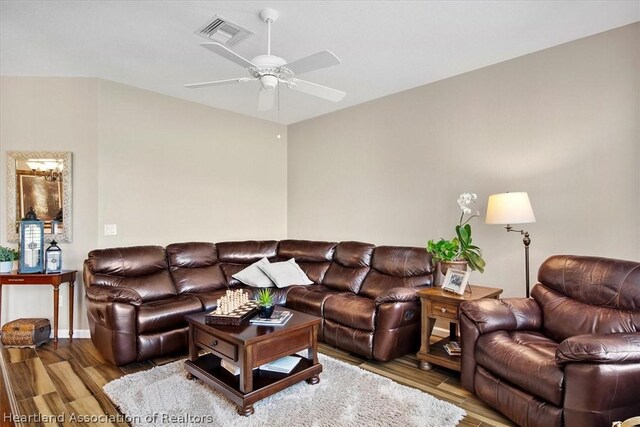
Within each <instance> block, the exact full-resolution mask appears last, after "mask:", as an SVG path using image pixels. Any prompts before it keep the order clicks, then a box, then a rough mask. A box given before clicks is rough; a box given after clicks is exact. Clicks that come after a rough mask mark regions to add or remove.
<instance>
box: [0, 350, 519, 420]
mask: <svg viewBox="0 0 640 427" xmlns="http://www.w3.org/2000/svg"><path fill="white" fill-rule="evenodd" d="M319 349H320V352H321V353H324V354H326V355H328V356H331V357H334V358H336V359H339V360H342V361H344V362H347V363H350V364H352V365H356V366H359V367H360V368H362V369H366V370H368V371H371V372H375V373H377V374H380V375H383V376H385V377H388V378H391V379H392V380H394V381H397V382H399V383H401V384H405V385H407V386H410V387H414V388H417V389H420V390H422V391H424V392H426V393H429V394H431V395H433V396H435V397H437V398H439V399H442V400H446V401H448V402H451V403H454V404H456V405H458V406H460V407H461V408H463V409H464V410H465V411H466V412H467V416H466V417H465V418H464V419H463V420H462V421H461V422H460V424H458V425H459V426H464V427H469V426H476V427H480V426H481V427H487V426H512V425H513V423H511V422H510V421H509V420H508V419H506V418H504V417H503V416H502V415H500V414H499V413H498V412H496V411H494V410H492V409H491V408H490V407H488V406H487V405H485V404H484V403H482V402H481V401H480V400H478V399H477V398H476V397H475V396H474V395H473V394H471V393H469V392H467V391H466V390H464V389H463V388H462V387H461V385H460V376H459V374H457V373H456V372H453V371H449V370H447V369H444V368H438V367H436V368H435V369H433V370H432V371H429V372H426V371H421V370H420V369H418V367H417V366H418V360H417V359H416V358H415V355H412V354H410V355H406V356H404V357H401V358H399V359H396V360H394V361H392V362H389V363H379V362H375V361H369V360H366V359H363V358H361V357H359V356H355V355H353V354H349V353H346V352H344V351H342V350H340V349H337V348H334V347H331V346H328V345H325V344H320V348H319ZM0 357H1V359H2V360H1V361H0V362H1V363H2V368H3V369H2V379H3V382H2V385H1V386H2V388H1V389H0V409H1V410H2V414H3V417H2V424H1V426H8V425H12V424H11V422H10V421H9V420H10V419H11V420H13V421H16V422H15V425H29V426H44V425H47V426H49V425H51V426H55V425H63V426H74V425H75V426H85V425H86V426H90V425H103V426H126V425H128V424H127V423H125V422H124V420H123V419H122V417H121V416H120V414H119V412H118V410H117V409H116V408H115V407H114V405H113V404H112V403H111V401H110V400H109V398H108V397H107V396H106V395H105V394H104V393H103V391H102V386H104V385H105V384H106V383H108V382H109V381H112V380H114V379H116V378H119V377H121V376H123V375H126V374H129V373H133V372H137V371H142V370H146V369H150V368H152V367H154V366H156V365H163V364H165V363H168V362H172V361H174V360H177V359H179V358H183V357H186V355H178V356H175V357H165V358H159V359H154V360H153V361H149V362H144V363H133V364H130V365H126V366H123V367H116V366H113V365H111V364H109V363H107V362H105V361H104V360H103V359H102V357H100V355H99V354H98V351H97V350H96V348H95V347H94V346H93V344H92V343H91V340H90V339H75V340H74V341H73V343H71V344H70V343H69V341H68V340H66V339H61V340H60V342H59V344H58V349H57V350H54V349H53V343H52V342H49V343H47V344H45V345H43V346H41V347H39V348H37V349H30V348H27V349H19V348H2V351H1V352H0ZM9 414H13V418H11V417H10V416H9ZM104 414H107V416H105V415H104ZM100 416H101V417H102V418H98V417H100Z"/></svg>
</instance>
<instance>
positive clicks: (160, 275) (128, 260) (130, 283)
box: [85, 246, 177, 302]
mask: <svg viewBox="0 0 640 427" xmlns="http://www.w3.org/2000/svg"><path fill="white" fill-rule="evenodd" d="M86 265H87V266H88V268H89V271H90V273H91V274H90V275H89V279H90V280H91V283H90V284H85V286H94V285H96V286H116V287H126V288H131V289H133V290H135V291H136V292H138V293H139V294H140V297H141V298H142V302H146V301H153V300H158V299H162V298H167V297H170V296H172V295H176V294H177V291H176V288H175V286H174V284H173V281H172V280H171V275H170V274H169V268H168V265H167V259H166V254H165V250H164V248H163V247H161V246H132V247H128V248H110V249H96V250H93V251H91V252H89V256H88V259H87V263H86Z"/></svg>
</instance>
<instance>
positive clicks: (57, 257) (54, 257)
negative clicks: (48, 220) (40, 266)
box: [45, 240, 62, 274]
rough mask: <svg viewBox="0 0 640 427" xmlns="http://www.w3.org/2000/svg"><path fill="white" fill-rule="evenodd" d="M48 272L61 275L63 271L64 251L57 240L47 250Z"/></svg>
mask: <svg viewBox="0 0 640 427" xmlns="http://www.w3.org/2000/svg"><path fill="white" fill-rule="evenodd" d="M45 255H46V256H45V259H46V270H45V272H46V273H47V274H49V273H60V271H61V270H62V249H60V247H59V246H58V243H57V242H56V241H55V240H52V241H51V245H50V246H49V247H48V248H47V251H46V254H45Z"/></svg>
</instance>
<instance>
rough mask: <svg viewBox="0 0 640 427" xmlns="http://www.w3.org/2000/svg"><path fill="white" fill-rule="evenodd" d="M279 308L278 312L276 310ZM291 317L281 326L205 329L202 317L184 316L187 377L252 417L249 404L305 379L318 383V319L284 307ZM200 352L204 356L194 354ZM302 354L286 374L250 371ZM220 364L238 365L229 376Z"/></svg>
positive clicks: (251, 409) (241, 413)
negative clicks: (186, 329) (196, 379)
mask: <svg viewBox="0 0 640 427" xmlns="http://www.w3.org/2000/svg"><path fill="white" fill-rule="evenodd" d="M278 308H279V309H284V308H282V307H278ZM286 310H289V311H291V312H292V314H293V316H292V317H291V318H290V319H289V321H288V322H287V323H286V324H284V325H282V326H262V325H252V324H250V323H248V322H247V323H246V324H243V325H240V326H226V325H225V326H223V325H213V326H210V325H206V324H205V323H204V316H205V313H198V314H190V315H187V316H185V319H186V320H187V321H188V322H189V360H187V361H186V362H185V368H186V370H187V372H188V374H187V377H188V378H194V377H195V378H198V379H200V380H202V381H203V382H205V383H206V384H208V385H209V386H211V387H213V388H214V389H216V390H218V391H219V392H220V393H222V394H223V395H224V396H226V397H227V398H228V399H229V400H231V401H232V402H233V403H235V404H236V405H237V406H238V414H240V415H245V416H248V415H251V414H253V412H254V410H253V404H254V403H255V402H257V401H259V400H261V399H264V398H265V397H267V396H271V395H272V394H274V393H277V392H279V391H281V390H284V389H285V388H287V387H290V386H292V385H294V384H297V383H299V382H300V381H303V380H306V381H307V382H308V383H309V384H317V383H318V382H319V381H320V378H319V377H318V375H319V374H320V372H322V365H321V364H320V363H318V327H319V326H320V318H319V317H315V316H311V315H308V314H304V313H300V312H297V311H294V310H291V309H290V308H286ZM200 349H202V350H205V351H208V352H209V353H207V354H204V355H202V356H199V355H198V353H199V351H200ZM301 350H307V356H306V358H305V357H302V358H301V360H300V362H299V363H298V365H297V366H296V367H295V368H294V369H293V370H292V371H291V372H290V373H288V374H282V373H277V372H269V371H264V370H260V369H256V370H254V369H253V368H256V367H259V366H261V365H264V364H265V363H269V362H272V361H274V360H277V359H280V358H281V357H284V356H290V355H292V354H294V353H297V352H299V351H301ZM221 360H226V361H227V362H231V363H233V364H234V365H236V366H239V367H240V375H233V374H231V373H230V372H229V371H227V370H226V369H225V368H223V367H222V366H220V362H221Z"/></svg>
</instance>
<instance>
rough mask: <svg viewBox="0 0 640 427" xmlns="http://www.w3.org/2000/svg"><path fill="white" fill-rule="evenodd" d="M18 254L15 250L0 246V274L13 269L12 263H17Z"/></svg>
mask: <svg viewBox="0 0 640 427" xmlns="http://www.w3.org/2000/svg"><path fill="white" fill-rule="evenodd" d="M19 257H20V252H18V251H16V250H15V249H11V248H7V247H6V246H0V273H9V272H11V270H12V269H13V261H17V260H18V258H19Z"/></svg>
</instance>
